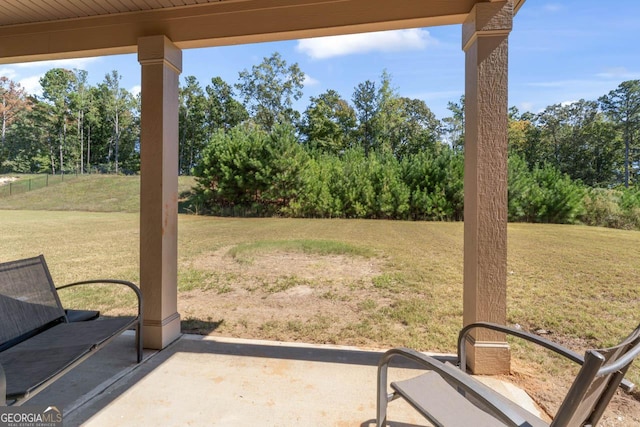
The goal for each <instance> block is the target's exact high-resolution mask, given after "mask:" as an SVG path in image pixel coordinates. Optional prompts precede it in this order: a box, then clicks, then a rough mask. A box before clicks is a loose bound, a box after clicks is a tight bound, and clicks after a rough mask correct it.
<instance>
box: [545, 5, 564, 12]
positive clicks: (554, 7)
mask: <svg viewBox="0 0 640 427" xmlns="http://www.w3.org/2000/svg"><path fill="white" fill-rule="evenodd" d="M542 8H543V9H544V10H545V11H546V12H559V11H561V10H562V9H563V7H562V5H561V4H558V3H549V4H545V5H544V6H543V7H542Z"/></svg>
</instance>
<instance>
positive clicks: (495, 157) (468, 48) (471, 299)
mask: <svg viewBox="0 0 640 427" xmlns="http://www.w3.org/2000/svg"><path fill="white" fill-rule="evenodd" d="M512 19H513V5H512V2H511V1H502V2H487V3H478V4H476V5H475V7H474V8H473V10H472V12H471V14H470V15H469V17H468V19H467V21H466V22H465V23H464V24H463V27H462V46H463V50H464V51H465V55H466V56H465V61H466V62H465V64H466V65H465V151H464V157H465V163H464V324H465V325H467V324H469V323H472V322H477V321H490V322H496V323H500V324H504V323H505V322H506V296H507V74H508V72H507V56H508V37H509V32H510V31H511V25H512ZM467 351H468V352H467V354H468V359H467V364H468V365H467V366H469V367H470V368H471V369H472V370H473V372H475V373H478V374H497V373H507V372H509V365H510V355H509V346H508V344H507V343H506V340H505V336H504V334H499V333H496V332H491V331H486V330H476V331H475V332H473V333H472V334H471V337H470V339H469V341H468V342H467Z"/></svg>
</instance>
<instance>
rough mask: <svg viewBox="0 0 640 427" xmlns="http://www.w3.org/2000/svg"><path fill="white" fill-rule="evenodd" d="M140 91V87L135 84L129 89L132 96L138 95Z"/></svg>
mask: <svg viewBox="0 0 640 427" xmlns="http://www.w3.org/2000/svg"><path fill="white" fill-rule="evenodd" d="M141 91H142V87H141V86H140V85H135V86H133V87H132V88H131V89H130V90H129V92H131V94H132V95H133V96H138V94H139V93H140V92H141Z"/></svg>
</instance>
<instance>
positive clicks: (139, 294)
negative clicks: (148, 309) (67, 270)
mask: <svg viewBox="0 0 640 427" xmlns="http://www.w3.org/2000/svg"><path fill="white" fill-rule="evenodd" d="M92 284H110V285H123V286H126V287H128V288H130V289H131V290H132V291H133V292H134V293H135V294H136V297H137V298H138V318H139V319H142V312H143V305H142V292H141V291H140V288H138V287H137V286H136V285H135V284H133V283H131V282H128V281H126V280H115V279H96V280H83V281H81V282H74V283H68V284H66V285H62V286H59V287H57V288H56V291H59V290H61V289H66V288H71V287H74V286H80V285H92Z"/></svg>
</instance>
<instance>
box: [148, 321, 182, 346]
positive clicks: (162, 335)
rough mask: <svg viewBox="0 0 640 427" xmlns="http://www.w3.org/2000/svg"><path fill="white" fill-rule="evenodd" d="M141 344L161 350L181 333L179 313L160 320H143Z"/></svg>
mask: <svg viewBox="0 0 640 427" xmlns="http://www.w3.org/2000/svg"><path fill="white" fill-rule="evenodd" d="M142 330H143V335H142V337H143V346H144V348H151V349H154V350H162V349H163V348H165V347H166V346H168V345H169V344H171V343H172V342H174V341H175V340H177V339H178V338H180V335H182V332H181V330H180V314H179V313H175V314H174V315H173V316H169V317H168V318H166V319H164V320H163V321H162V322H154V321H151V320H143V322H142Z"/></svg>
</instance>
